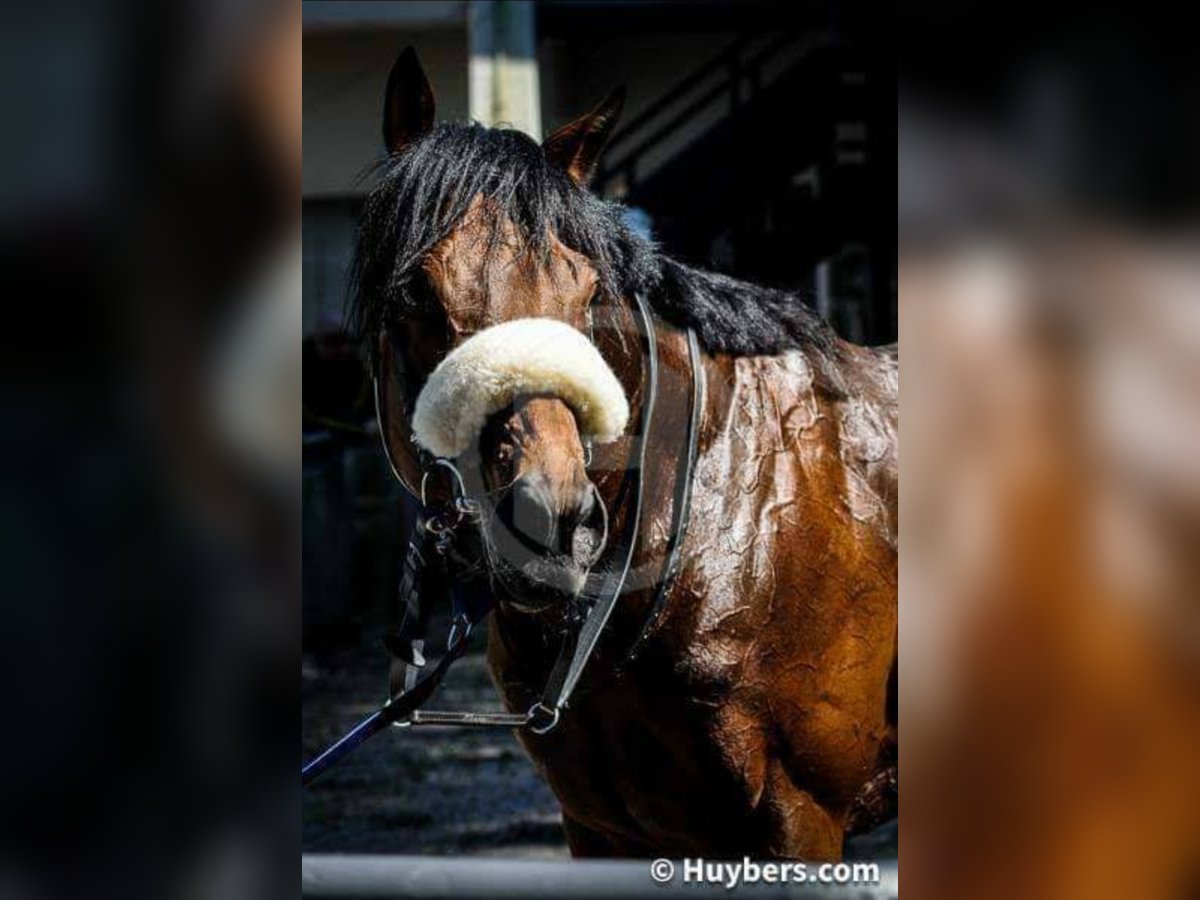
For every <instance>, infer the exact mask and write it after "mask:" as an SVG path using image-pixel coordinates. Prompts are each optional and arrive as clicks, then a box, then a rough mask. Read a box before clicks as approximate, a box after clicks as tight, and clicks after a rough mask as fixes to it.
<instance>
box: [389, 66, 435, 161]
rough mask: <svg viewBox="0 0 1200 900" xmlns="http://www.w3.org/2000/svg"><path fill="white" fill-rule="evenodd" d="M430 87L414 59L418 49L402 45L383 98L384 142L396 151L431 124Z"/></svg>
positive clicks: (431, 99)
mask: <svg viewBox="0 0 1200 900" xmlns="http://www.w3.org/2000/svg"><path fill="white" fill-rule="evenodd" d="M433 113H434V102H433V88H431V87H430V86H429V79H428V78H426V77H425V70H424V69H422V68H421V63H420V62H418V60H417V52H416V51H415V50H413V48H412V47H405V48H404V50H403V51H401V53H400V55H399V56H398V57H397V58H396V63H395V65H393V66H392V74H391V75H389V76H388V83H387V93H386V94H385V95H384V100H383V143H384V145H385V146H386V147H387V148H388V150H389V152H391V153H395V152H396V151H398V150H402V149H404V148H405V147H406V146H408V145H409V144H411V143H412V142H413V141H415V140H416V139H417V138H419V137H420V136H421V135H423V134H424V133H425V132H427V131H428V130H429V129H430V128H432V127H433Z"/></svg>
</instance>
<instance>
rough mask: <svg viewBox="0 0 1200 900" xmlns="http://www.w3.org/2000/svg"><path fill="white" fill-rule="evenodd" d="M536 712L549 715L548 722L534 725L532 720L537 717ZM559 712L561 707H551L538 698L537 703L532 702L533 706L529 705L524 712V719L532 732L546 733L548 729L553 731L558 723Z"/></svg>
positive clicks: (560, 712)
mask: <svg viewBox="0 0 1200 900" xmlns="http://www.w3.org/2000/svg"><path fill="white" fill-rule="evenodd" d="M538 713H541V714H542V715H544V716H545V715H548V716H550V717H551V718H550V721H549V723H547V724H546V725H534V724H533V720H534V719H535V718H536V717H537V715H538ZM561 714H562V710H561V709H557V708H556V709H551V708H550V707H548V706H547V705H546V704H545V703H543V702H542V701H541V700H539V701H538V702H537V703H535V704H533V706H531V707H529V712H527V713H526V714H525V721H526V724H527V725H528V726H529V730H530V731H532V732H533V733H534V734H546V733H547V732H549V731H553V730H554V728H555V727H556V726H557V725H558V718H559V716H560V715H561Z"/></svg>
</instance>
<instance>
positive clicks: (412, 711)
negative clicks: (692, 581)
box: [301, 293, 705, 784]
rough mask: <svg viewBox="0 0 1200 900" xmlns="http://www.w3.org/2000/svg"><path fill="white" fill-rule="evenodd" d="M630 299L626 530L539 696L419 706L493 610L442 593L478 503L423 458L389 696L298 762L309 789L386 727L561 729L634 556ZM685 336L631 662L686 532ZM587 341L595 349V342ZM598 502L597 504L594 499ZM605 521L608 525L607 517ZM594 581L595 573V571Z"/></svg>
mask: <svg viewBox="0 0 1200 900" xmlns="http://www.w3.org/2000/svg"><path fill="white" fill-rule="evenodd" d="M634 300H635V303H634V309H633V314H634V319H635V320H636V321H637V323H638V329H639V331H640V332H641V339H642V343H643V350H644V353H645V356H644V358H645V359H646V361H647V364H646V366H645V374H644V384H645V390H644V392H643V398H644V399H643V402H642V415H641V427H640V434H639V435H637V437H636V441H637V443H636V446H635V448H634V450H633V451H632V457H633V458H636V465H633V466H629V467H627V469H626V472H625V478H624V479H623V481H622V486H621V489H620V490H619V491H618V493H617V501H616V502H617V503H620V502H621V499H622V498H623V497H628V502H629V504H630V507H629V515H628V516H627V517H626V522H625V528H624V533H623V534H622V535H621V540H620V541H619V542H618V544H617V545H616V546H615V548H614V552H613V553H608V552H606V553H605V556H606V557H607V558H608V562H609V565H608V566H607V568H606V569H605V571H603V572H602V573H599V574H598V576H597V577H598V580H599V582H600V585H599V588H598V589H597V590H595V591H594V592H592V594H593V595H594V597H595V599H594V601H593V602H592V604H591V607H590V609H589V610H588V612H587V614H586V617H584V618H583V620H582V622H581V623H580V624H579V625H578V627H577V628H572V629H567V630H566V631H565V633H564V634H563V637H562V643H561V645H560V648H559V652H558V656H557V658H556V660H555V662H554V665H553V667H552V668H551V670H550V675H549V677H548V678H547V680H546V684H545V686H544V687H543V689H542V692H541V695H540V697H539V699H538V700H537V701H536V702H535V703H534V704H533V705H532V706H531V707H530V708H529V709H528V710H527V711H526V712H524V713H493V712H467V711H460V710H426V709H423V706H424V705H425V703H426V702H428V700H429V699H430V698H431V697H432V695H433V693H434V692H435V690H436V689H437V687H438V685H439V684H440V683H441V681H442V679H443V678H444V677H445V675H446V673H447V672H448V671H449V669H450V667H451V666H452V665H453V664H454V662H455V661H456V660H457V659H458V658H459V657H461V656H462V655H463V654H464V653H465V652H466V650H467V648H468V645H469V642H470V637H471V633H472V631H473V630H474V628H475V626H476V625H477V624H478V623H479V622H480V621H481V620H482V619H484V618H485V617H486V616H487V615H488V614H489V613H490V612H491V611H492V604H491V603H488V604H487V605H486V606H475V607H472V605H471V604H470V603H468V602H466V601H465V600H464V599H462V596H461V592H452V591H451V590H450V585H451V582H452V581H453V578H454V574H455V573H454V569H455V567H456V566H457V567H459V568H462V567H463V566H466V565H469V561H467V560H464V559H462V558H461V557H458V556H457V555H456V551H457V538H458V537H459V535H460V531H461V530H462V529H464V528H467V527H471V528H478V527H480V522H481V506H480V504H479V502H478V500H476V499H474V498H472V497H470V496H469V495H468V492H467V489H466V482H465V481H464V479H463V476H462V473H461V472H459V470H458V468H457V466H456V465H455V464H454V462H453V461H452V460H448V459H435V458H432V457H428V456H425V457H423V458H422V460H421V466H422V476H421V485H420V491H419V496H417V497H416V499H417V500H418V501H419V502H420V504H421V507H420V510H419V512H418V513H417V518H416V521H415V523H414V526H413V530H412V535H413V536H412V540H411V541H410V543H409V546H408V550H407V552H406V554H405V560H404V567H403V571H402V575H401V578H400V586H399V590H398V595H399V601H400V605H401V608H402V610H404V615H403V619H402V623H401V627H400V631H399V633H398V634H392V635H389V636H387V637H386V638H385V639H384V643H385V646H386V647H387V648H388V651H389V653H390V654H391V673H390V691H389V693H390V696H389V698H388V700H387V701H386V702H385V703H384V704H383V705H382V706H381V707H380V708H379V709H377V710H376V711H375V712H373V713H372V714H371V715H369V716H367V718H365V719H363V720H362V721H361V722H359V723H358V724H357V725H355V726H354V727H353V728H352V729H351V730H350V731H348V732H347V733H346V734H345V735H343V736H342V737H341V738H339V739H338V740H337V741H336V742H335V743H334V744H332V745H331V746H330V747H329V748H327V749H326V750H324V751H323V752H322V753H321V754H319V755H318V756H317V757H315V758H314V759H313V760H312V761H311V762H309V763H308V764H307V765H305V766H304V768H303V770H302V772H301V780H302V783H303V784H308V783H309V782H311V781H312V780H314V779H315V778H317V777H318V776H319V775H321V774H322V773H323V772H325V771H326V770H327V769H329V768H330V767H331V766H333V765H334V764H336V763H337V762H338V761H340V760H341V759H342V758H343V757H345V756H346V755H347V754H348V753H350V752H351V751H352V750H354V749H355V748H356V747H358V746H359V745H361V744H362V743H363V742H364V741H366V740H367V739H368V738H370V737H371V736H373V735H375V734H377V733H379V732H380V731H382V730H383V729H385V728H387V727H388V726H389V725H394V726H397V727H403V728H411V727H416V726H421V725H456V726H470V727H501V728H519V729H525V730H527V731H529V732H531V733H532V734H535V735H544V734H547V733H548V732H550V731H552V730H553V729H554V728H555V727H556V726H557V725H558V724H559V720H560V718H561V716H562V711H563V710H564V709H566V708H567V707H568V704H569V702H570V699H571V697H572V695H573V694H574V692H575V690H576V688H577V686H578V684H579V680H580V678H581V676H582V675H583V672H584V669H585V668H586V666H587V663H588V661H589V660H590V659H591V657H592V655H593V653H594V651H595V649H596V644H597V642H598V641H599V639H600V635H601V633H602V632H603V630H604V626H605V625H606V624H607V623H608V621H609V618H610V617H611V616H612V613H613V611H614V610H615V608H616V605H617V602H618V601H619V600H620V598H621V596H622V593H623V591H624V589H625V587H626V582H627V580H628V577H629V572H630V569H631V568H632V566H633V560H634V557H635V555H636V553H637V547H638V536H639V530H640V527H641V518H642V505H643V499H644V494H645V469H646V451H647V447H648V445H649V443H650V436H651V427H652V423H653V418H654V410H655V406H656V403H657V399H658V383H659V361H658V345H657V338H656V334H655V328H654V316H653V313H652V312H651V310H650V307H649V306H648V304H647V303H646V301H645V300H644V299H643V297H642V296H641V295H640V294H636V293H635V294H634ZM686 334H687V345H688V359H689V364H690V367H691V383H692V396H691V409H690V413H689V418H688V430H687V435H686V444H685V450H686V452H685V453H684V455H683V465H682V466H680V467H679V468H678V469H677V471H676V473H675V488H674V494H673V497H674V504H673V506H672V524H671V531H670V533H669V535H668V539H667V552H666V561H665V564H664V567H663V570H662V572H661V575H660V578H659V581H658V586H657V589H656V592H655V597H654V600H653V601H652V603H651V605H650V613H649V615H648V616H647V619H646V621H645V622H644V623H643V625H642V628H641V630H640V632H639V633H638V635H637V637H636V638H635V640H634V642H633V644H632V645H631V647H630V649H629V651H628V653H627V654H626V657H625V660H624V662H629V661H631V660H632V659H634V658H635V657H636V656H637V654H638V653H639V652H640V651H641V649H642V648H643V647H644V646H645V644H646V641H647V639H648V637H649V635H650V634H651V633H652V632H653V631H654V629H655V626H656V625H657V623H658V621H659V619H660V618H661V617H662V613H663V611H664V609H665V606H666V599H667V594H668V593H669V590H670V587H671V585H672V584H673V583H674V578H675V575H676V572H677V569H678V564H679V557H680V551H681V548H682V544H683V536H684V534H685V533H686V530H687V524H688V517H689V512H690V505H691V483H692V477H693V475H694V472H695V465H696V458H697V455H698V447H699V431H700V423H701V417H702V415H703V411H704V397H705V375H704V368H703V365H702V361H701V357H700V347H699V343H698V341H697V340H696V335H695V333H694V332H693V331H692V330H691V329H690V328H689V329H688V330H687V332H686ZM592 340H593V343H594V342H595V339H594V336H593V337H592ZM374 374H375V412H376V419H377V421H378V424H379V430H380V435H381V437H382V439H383V445H384V453H385V455H386V456H387V459H388V464H389V465H390V466H391V469H392V474H393V475H394V476H395V477H396V479H397V480H398V481H399V482H400V483H401V484H402V485H404V486H405V488H406V489H407V490H409V491H410V493H416V492H413V491H412V489H411V487H410V486H409V485H408V484H407V483H406V482H405V480H404V479H403V478H402V477H401V474H400V470H399V468H398V467H397V466H396V464H395V460H394V459H393V458H392V454H391V449H390V447H389V446H388V435H387V431H386V428H385V423H384V420H383V416H382V404H381V399H380V389H379V371H378V366H377V368H376V371H375V373H374ZM585 452H586V458H585V462H586V463H587V464H590V463H591V453H590V449H589V448H586V447H585ZM441 472H445V473H446V474H447V475H448V476H449V478H450V495H451V498H452V499H451V501H450V503H449V504H448V505H445V506H443V507H441V508H435V507H434V505H433V504H431V503H430V501H429V494H428V487H429V484H430V481H431V480H432V479H433V478H434V477H436V476H437V475H438V474H440V473H441ZM597 500H598V502H602V501H600V500H599V498H597ZM605 517H606V523H607V511H606V512H605ZM606 531H607V524H606ZM592 575H593V576H596V575H597V573H596V572H595V570H594V569H593V572H592ZM589 577H591V576H589ZM438 593H441V594H450V596H451V602H452V612H453V616H452V621H451V626H450V631H449V635H448V637H447V641H446V650H445V652H444V653H443V654H442V657H441V659H440V660H438V662H437V664H436V665H434V666H433V667H432V668H429V669H428V671H426V672H425V673H424V674H423V675H419V673H420V672H421V671H422V670H424V669H426V668H427V666H426V660H425V657H424V629H425V625H426V624H427V618H428V615H429V610H430V604H429V603H428V602H425V601H426V599H427V596H428V595H431V594H432V595H437V594H438ZM624 662H623V663H622V665H623V664H624ZM618 668H620V666H618Z"/></svg>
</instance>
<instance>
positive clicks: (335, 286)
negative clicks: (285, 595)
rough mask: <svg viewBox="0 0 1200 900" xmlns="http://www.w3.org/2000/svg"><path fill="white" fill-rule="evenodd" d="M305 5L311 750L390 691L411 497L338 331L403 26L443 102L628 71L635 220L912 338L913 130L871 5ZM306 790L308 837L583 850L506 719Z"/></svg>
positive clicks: (495, 118) (538, 109)
mask: <svg viewBox="0 0 1200 900" xmlns="http://www.w3.org/2000/svg"><path fill="white" fill-rule="evenodd" d="M303 11H304V173H303V248H304V249H303V267H304V278H303V285H304V287H303V296H304V567H303V573H304V575H303V604H304V630H303V644H304V650H305V666H304V721H303V734H304V747H305V749H306V751H307V752H309V753H310V754H311V753H313V752H316V751H317V750H318V749H320V748H321V746H322V745H323V744H325V743H328V742H329V741H331V740H333V739H334V738H336V737H337V736H338V735H339V734H340V733H341V732H342V731H344V730H345V729H346V728H347V727H349V725H350V724H351V723H352V722H354V721H355V720H356V719H357V718H359V717H361V716H363V715H365V714H366V713H367V712H369V711H370V710H371V709H373V708H374V707H375V706H377V705H378V704H379V703H380V702H381V701H382V700H383V699H384V696H385V692H386V684H387V674H386V670H387V660H386V657H385V654H384V653H383V651H382V650H381V649H380V646H379V637H380V635H381V634H383V633H384V630H385V629H386V628H387V626H388V622H389V618H390V617H392V616H394V615H395V609H394V605H395V589H396V582H397V579H398V576H399V566H400V561H401V558H402V548H403V546H404V541H405V540H406V535H405V533H404V529H405V527H406V526H407V524H408V523H409V522H410V520H411V517H412V515H413V514H414V512H415V510H414V509H413V508H412V506H411V501H410V500H409V498H407V497H406V496H405V495H404V492H403V491H402V489H401V488H400V486H399V485H398V484H397V483H396V482H394V481H393V480H392V478H391V476H390V473H389V472H388V470H387V464H386V461H385V460H384V458H383V455H382V453H381V452H380V449H379V443H378V437H377V434H376V432H375V426H374V421H373V417H374V408H373V405H372V397H371V392H370V385H369V382H368V381H366V380H365V379H364V377H363V376H364V369H363V366H362V363H361V362H360V360H359V359H358V356H357V354H356V350H355V348H354V347H353V346H352V344H351V342H350V340H349V339H348V338H347V337H346V335H345V333H344V332H343V331H342V320H343V311H344V304H345V301H346V297H347V290H348V284H347V270H348V267H349V264H350V260H351V256H352V252H353V246H354V233H355V225H356V219H357V215H358V212H359V209H360V207H361V203H362V198H363V196H364V194H365V193H366V191H368V190H369V189H370V187H371V181H370V176H369V174H367V173H368V172H369V167H370V164H371V163H373V162H374V161H376V160H377V159H379V157H380V156H381V154H382V151H383V148H382V145H381V139H380V121H381V115H382V103H383V89H384V86H385V84H386V82H387V75H388V72H389V70H390V69H391V66H392V63H393V62H394V61H395V58H396V56H397V55H398V53H399V52H400V50H401V49H403V48H404V47H405V46H408V45H411V46H413V47H414V48H415V49H416V51H417V53H418V56H419V58H420V60H421V63H422V65H423V67H424V68H425V71H426V73H427V75H428V77H429V80H430V82H431V84H432V86H433V89H434V92H435V94H436V97H437V104H438V114H439V117H440V118H442V119H449V120H467V119H470V120H476V121H480V122H483V123H486V124H492V125H494V124H506V125H510V126H512V127H515V128H519V129H521V130H523V131H525V132H526V133H528V134H530V135H532V136H533V137H535V138H537V139H538V140H541V139H542V138H543V137H544V136H545V135H546V134H549V133H550V132H551V131H553V130H555V129H557V128H559V127H560V126H562V125H565V124H566V123H567V122H569V121H571V120H573V119H575V118H576V117H578V116H580V115H581V114H583V113H584V112H586V111H587V110H589V109H591V108H592V107H593V106H594V105H595V104H596V103H597V102H599V100H600V99H601V98H603V97H604V96H605V95H606V94H607V93H608V92H609V91H611V90H612V89H613V88H615V87H617V86H619V85H624V86H625V88H626V90H627V92H628V94H627V97H628V99H627V103H626V107H625V111H624V114H623V116H622V119H621V121H620V123H619V124H618V127H617V130H616V132H615V133H614V135H613V138H612V140H611V142H610V144H609V147H608V150H607V152H606V153H605V155H604V156H603V158H602V161H601V167H600V170H599V172H598V174H597V176H596V178H595V180H594V181H593V190H595V191H597V192H598V193H600V194H602V195H603V196H606V197H609V198H613V199H618V200H621V201H622V202H624V203H625V204H626V206H627V208H628V216H629V219H630V221H631V223H632V224H633V225H634V227H636V228H638V229H640V230H642V231H644V232H646V233H649V234H652V235H653V236H654V238H655V239H656V240H658V241H659V242H660V243H661V244H662V246H663V247H664V248H665V250H666V251H667V252H669V253H670V254H672V255H673V256H676V257H677V258H682V259H685V260H687V261H689V262H691V263H693V264H696V265H700V266H703V267H705V268H710V269H714V270H716V271H720V272H724V273H728V274H733V275H736V276H738V277H741V278H745V279H748V280H752V281H756V282H759V283H762V284H769V285H773V286H777V287H786V288H789V289H793V290H798V291H801V292H802V293H803V294H804V295H805V296H806V297H807V298H808V300H809V302H811V303H812V304H813V305H814V306H815V308H816V309H817V310H818V311H819V312H820V313H821V315H823V316H824V317H825V318H826V319H827V320H829V321H830V322H831V323H832V324H833V325H834V327H835V328H836V329H837V330H838V331H839V333H841V334H842V335H843V336H844V337H846V338H848V339H851V340H854V341H858V342H862V343H887V342H891V341H894V340H895V338H896V280H895V265H896V255H895V254H896V246H895V238H894V232H893V228H892V222H891V207H892V197H893V196H894V194H895V146H896V144H895V118H894V109H895V77H894V37H893V35H892V34H891V29H892V22H891V19H890V13H888V12H887V11H885V10H882V9H880V8H877V7H876V6H875V5H874V4H868V3H857V2H852V0H851V2H846V0H832V2H831V0H822V2H791V3H773V2H755V0H750V2H747V0H739V2H688V0H670V2H653V0H641V2H628V0H543V2H536V3H535V2H526V0H501V2H415V3H413V2H410V3H357V2H314V0H306V2H305V3H304V4H303ZM436 628H437V623H435V633H437V632H436ZM478 643H479V645H480V648H479V652H478V653H477V654H476V655H474V656H471V657H468V658H467V659H466V660H464V661H463V663H461V664H460V665H459V666H458V667H456V669H455V670H454V671H453V673H452V674H451V676H450V677H449V679H448V680H447V684H446V687H445V689H444V690H443V691H442V693H441V697H442V702H443V703H444V705H446V706H449V707H468V708H476V709H485V708H498V701H497V700H496V698H495V695H494V691H493V688H492V687H491V684H490V681H489V680H488V677H487V674H486V670H485V667H484V661H483V657H482V647H483V644H484V642H483V641H482V640H481V641H479V642H478ZM303 806H304V832H303V846H304V849H305V850H306V851H314V852H315V851H322V852H330V851H376V852H393V853H399V852H407V853H414V852H419V853H445V852H453V853H473V854H475V853H483V854H494V855H504V856H514V855H524V856H542V857H561V856H565V855H566V848H565V843H564V839H563V836H562V832H561V826H560V824H559V812H558V806H557V803H556V802H555V800H554V798H553V796H552V795H551V793H550V792H549V790H548V788H546V787H545V786H544V785H543V784H542V782H541V781H540V780H539V779H538V778H537V776H536V774H535V773H534V772H533V770H532V768H531V767H530V765H529V763H528V762H527V760H526V759H525V757H524V755H523V753H522V752H521V750H520V748H519V746H518V745H517V743H516V741H515V740H514V739H513V738H512V736H511V735H510V734H508V733H506V732H502V733H499V734H487V733H464V732H461V731H447V732H440V731H438V730H437V729H433V730H426V731H422V732H415V733H413V732H406V733H397V734H395V735H384V736H383V737H381V738H378V739H376V740H375V741H372V742H371V743H369V744H368V745H367V746H366V747H364V748H363V749H362V750H360V751H358V752H357V753H356V754H355V755H354V756H352V757H351V758H349V759H348V760H347V761H346V762H345V763H343V764H342V765H341V766H339V767H338V768H337V769H336V770H335V771H333V772H330V773H329V774H328V775H327V776H325V777H324V778H323V779H321V780H320V781H318V782H317V783H315V784H314V785H313V786H312V787H311V788H310V789H308V790H307V791H306V793H305V795H304V797H303ZM893 834H894V832H893ZM891 840H893V841H894V837H892V838H891Z"/></svg>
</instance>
